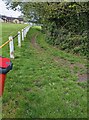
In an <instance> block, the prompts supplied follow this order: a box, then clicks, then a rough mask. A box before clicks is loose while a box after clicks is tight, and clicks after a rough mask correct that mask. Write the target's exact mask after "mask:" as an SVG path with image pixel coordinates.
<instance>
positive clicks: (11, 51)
mask: <svg viewBox="0 0 89 120" xmlns="http://www.w3.org/2000/svg"><path fill="white" fill-rule="evenodd" d="M9 40H11V41H10V42H9V46H10V58H12V59H14V58H15V57H14V43H13V37H12V36H10V37H9Z"/></svg>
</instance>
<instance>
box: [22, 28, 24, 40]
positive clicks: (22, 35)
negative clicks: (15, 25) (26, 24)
mask: <svg viewBox="0 0 89 120" xmlns="http://www.w3.org/2000/svg"><path fill="white" fill-rule="evenodd" d="M22 41H24V30H23V29H22Z"/></svg>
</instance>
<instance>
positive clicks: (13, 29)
mask: <svg viewBox="0 0 89 120" xmlns="http://www.w3.org/2000/svg"><path fill="white" fill-rule="evenodd" d="M0 26H1V28H2V29H0V31H1V32H0V33H1V35H0V36H1V37H2V43H1V42H0V45H1V44H3V43H5V42H6V41H7V40H8V39H9V36H15V35H16V34H17V33H18V31H20V32H21V30H22V28H25V26H27V25H26V24H11V23H2V24H1V23H0ZM14 41H15V42H14V43H15V46H17V45H18V42H17V38H16V39H14ZM2 55H3V56H4V55H5V56H6V57H9V45H6V46H5V47H3V49H2Z"/></svg>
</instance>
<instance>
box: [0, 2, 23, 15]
mask: <svg viewBox="0 0 89 120" xmlns="http://www.w3.org/2000/svg"><path fill="white" fill-rule="evenodd" d="M0 14H1V15H6V16H8V17H18V16H20V15H21V12H20V11H14V10H8V9H7V8H6V5H5V3H4V2H3V1H2V0H0Z"/></svg>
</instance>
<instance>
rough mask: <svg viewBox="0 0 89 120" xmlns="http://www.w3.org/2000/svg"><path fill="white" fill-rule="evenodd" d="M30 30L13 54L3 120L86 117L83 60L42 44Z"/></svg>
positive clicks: (35, 32)
mask: <svg viewBox="0 0 89 120" xmlns="http://www.w3.org/2000/svg"><path fill="white" fill-rule="evenodd" d="M44 39H45V35H43V34H42V33H41V32H40V30H38V28H37V27H33V28H31V29H30V31H29V32H28V34H27V38H25V41H24V42H23V43H22V47H21V49H17V50H16V52H15V56H16V58H15V60H13V70H12V71H11V72H10V73H8V76H7V80H6V84H5V91H4V95H3V118H87V81H86V80H83V81H81V79H80V75H84V74H86V60H85V59H84V58H82V59H81V57H78V56H75V55H72V54H68V53H65V52H63V51H60V50H58V49H56V48H54V47H52V46H50V45H48V44H47V43H46V42H45V40H44Z"/></svg>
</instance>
